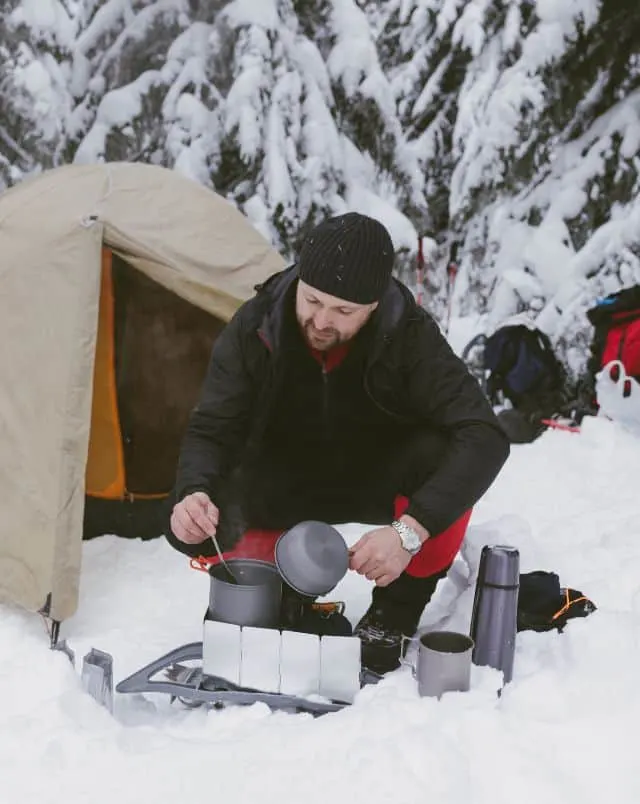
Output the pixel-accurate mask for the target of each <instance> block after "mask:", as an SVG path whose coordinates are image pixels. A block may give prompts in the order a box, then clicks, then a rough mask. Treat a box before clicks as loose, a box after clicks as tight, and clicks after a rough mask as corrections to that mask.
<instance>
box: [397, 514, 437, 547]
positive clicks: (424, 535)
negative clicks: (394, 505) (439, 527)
mask: <svg viewBox="0 0 640 804" xmlns="http://www.w3.org/2000/svg"><path fill="white" fill-rule="evenodd" d="M398 519H399V520H400V522H404V524H405V525H408V527H410V528H411V529H412V530H415V532H416V533H417V534H418V536H419V537H420V541H421V542H422V544H424V543H425V542H426V541H427V539H428V538H429V536H430V535H431V534H430V533H429V531H428V530H427V529H426V528H425V527H424V526H423V525H421V524H420V523H419V522H418V520H417V519H414V517H412V516H410V515H409V514H403V515H402V516H400V517H398Z"/></svg>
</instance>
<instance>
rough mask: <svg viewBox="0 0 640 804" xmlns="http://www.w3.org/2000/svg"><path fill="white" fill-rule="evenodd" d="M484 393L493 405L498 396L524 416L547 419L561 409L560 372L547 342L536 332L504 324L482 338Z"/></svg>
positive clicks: (523, 327)
mask: <svg viewBox="0 0 640 804" xmlns="http://www.w3.org/2000/svg"><path fill="white" fill-rule="evenodd" d="M484 369H485V371H488V372H489V373H488V376H487V394H488V396H489V398H490V399H491V401H492V402H493V403H494V404H495V403H496V402H497V401H498V395H499V394H500V393H501V394H502V395H503V396H504V397H506V398H507V399H508V400H509V401H510V402H511V404H512V405H513V407H514V408H516V409H518V410H521V411H522V412H523V413H525V414H536V415H539V416H541V417H543V416H551V415H553V414H554V413H556V412H557V411H558V409H559V407H560V406H561V404H562V402H563V399H564V394H563V389H564V380H565V377H564V370H563V368H562V366H561V364H560V362H559V361H558V359H557V358H556V356H555V354H554V352H553V348H552V346H551V341H550V340H549V338H548V336H547V335H546V334H545V333H544V332H541V331H540V330H539V329H531V328H530V327H528V326H526V325H524V324H515V325H510V324H508V325H505V326H502V327H500V328H499V329H498V330H496V332H494V333H493V335H491V336H490V337H488V338H487V339H486V342H485V345H484Z"/></svg>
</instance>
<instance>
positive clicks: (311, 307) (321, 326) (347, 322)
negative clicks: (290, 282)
mask: <svg viewBox="0 0 640 804" xmlns="http://www.w3.org/2000/svg"><path fill="white" fill-rule="evenodd" d="M377 306H378V302H373V304H354V303H353V302H348V301H344V300H343V299H338V298H336V297H335V296H329V294H328V293H322V292H321V291H319V290H316V289H315V288H312V287H311V285H307V284H305V283H304V282H302V281H298V288H297V292H296V318H297V319H298V323H299V324H300V329H301V330H302V333H303V335H304V337H305V339H306V341H307V343H308V344H309V346H311V348H312V349H318V350H319V351H323V352H324V351H327V350H328V349H332V348H333V347H334V346H337V345H338V344H340V343H345V342H346V341H349V340H351V338H353V337H354V335H356V334H357V333H358V332H359V331H360V330H361V329H362V327H363V326H364V325H365V324H366V323H367V321H368V319H369V316H370V315H371V313H373V311H374V310H375V309H376V307H377Z"/></svg>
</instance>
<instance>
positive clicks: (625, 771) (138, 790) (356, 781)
mask: <svg viewBox="0 0 640 804" xmlns="http://www.w3.org/2000/svg"><path fill="white" fill-rule="evenodd" d="M638 477H640V441H639V440H638V439H637V438H636V437H635V436H633V435H630V434H629V433H628V432H626V431H624V430H623V429H622V428H621V427H619V426H618V425H615V424H613V423H612V422H609V421H605V420H600V419H587V420H586V421H585V424H584V428H583V432H582V433H581V434H580V435H576V434H573V433H566V432H560V431H551V432H548V433H546V434H545V435H544V436H543V437H542V438H540V439H539V440H538V441H537V442H536V443H534V444H532V445H527V446H518V447H514V448H513V452H512V456H511V458H510V459H509V462H508V464H507V466H506V467H505V469H504V471H503V473H502V474H501V476H500V478H499V479H498V481H497V482H496V483H495V485H494V486H493V487H492V489H491V490H490V491H489V493H488V494H487V495H486V497H485V498H484V499H483V501H482V502H481V504H480V505H479V506H478V507H477V509H476V511H475V513H474V518H473V520H472V526H471V528H470V530H469V534H468V539H467V544H466V546H465V551H464V554H463V555H461V556H460V557H459V559H458V560H457V561H456V564H455V565H454V570H453V571H452V576H451V579H447V580H446V581H445V582H443V583H442V584H441V585H440V587H439V588H438V590H437V593H436V596H435V598H434V600H433V602H432V604H431V605H430V606H429V607H428V608H427V610H426V612H425V615H424V618H423V620H424V623H426V624H429V625H431V626H432V627H438V628H440V627H443V626H445V625H446V626H450V627H453V628H459V629H465V630H466V629H468V626H469V619H470V612H471V603H472V598H473V578H474V573H475V570H476V568H477V562H478V557H479V553H480V549H481V547H482V545H483V544H485V543H491V542H494V543H495V542H502V543H505V542H506V543H510V544H513V545H515V546H517V547H518V548H519V549H520V552H521V561H522V571H523V572H527V571H529V570H534V569H545V570H552V571H555V572H557V573H558V574H559V575H560V579H561V582H562V583H563V585H569V586H572V587H574V588H577V589H580V590H582V591H583V592H584V593H585V594H586V595H588V596H589V597H590V598H591V599H592V600H593V601H594V602H595V603H596V605H597V606H598V610H597V611H596V612H595V613H594V614H593V615H591V616H590V617H588V618H586V619H584V620H571V621H570V622H569V624H568V626H567V629H566V631H565V632H564V633H563V634H558V633H556V632H552V633H546V634H536V633H532V632H526V633H521V634H519V636H518V643H517V655H516V666H515V675H514V680H513V682H512V683H511V684H510V685H509V686H508V687H507V688H506V689H505V691H504V693H503V694H502V696H500V697H498V696H497V695H496V689H497V687H498V684H499V680H498V678H497V673H496V672H495V671H492V670H489V669H486V668H483V669H481V668H473V671H474V672H473V675H472V689H471V691H470V692H468V693H450V694H448V695H447V696H445V697H443V698H442V699H441V700H440V701H436V700H434V699H427V698H424V699H421V698H420V697H419V696H418V694H417V691H416V686H415V682H414V680H413V678H412V676H411V673H410V670H408V669H407V668H402V669H400V670H398V671H396V672H395V673H393V674H391V675H390V676H388V677H387V678H386V679H385V680H384V681H383V682H381V683H380V684H379V685H378V686H376V687H367V688H365V689H364V690H362V691H361V692H360V693H359V695H358V696H357V698H356V700H355V703H354V704H353V706H352V707H350V708H348V709H346V710H344V711H342V712H340V713H337V714H331V715H325V716H323V717H321V718H318V719H313V718H312V717H310V716H307V715H290V714H283V713H275V714H274V713H271V712H270V711H269V710H268V709H267V708H266V707H265V706H263V705H255V706H252V707H249V708H242V709H240V708H236V709H226V710H224V711H218V712H214V711H206V710H192V711H187V710H184V709H182V708H180V707H179V706H176V705H174V706H173V707H171V706H169V703H168V701H167V700H166V699H165V698H162V697H158V698H157V699H151V698H148V699H143V698H142V697H136V696H119V695H116V701H115V712H114V715H113V716H111V715H110V714H109V713H108V712H107V711H106V710H105V709H102V708H101V707H100V706H98V704H97V703H95V702H94V700H93V699H92V698H91V697H89V696H88V695H87V694H86V693H84V692H83V691H82V689H81V683H80V677H79V671H74V670H73V668H72V666H71V664H70V663H69V662H68V660H67V659H66V657H65V656H64V655H62V654H61V653H54V652H51V651H49V649H48V641H47V637H46V633H45V630H44V627H43V624H42V623H41V622H40V620H39V618H38V617H37V616H35V615H30V614H27V613H25V612H23V611H20V610H18V609H15V608H12V607H10V606H2V607H0V801H2V804H31V802H34V804H35V803H36V802H37V804H48V803H49V802H56V803H57V802H63V801H64V802H74V803H75V802H91V804H103V802H104V804H107V803H108V804H114V802H118V804H126V803H127V802H135V804H141V802H153V804H164V803H165V802H166V804H175V802H181V803H186V802H189V804H191V802H193V804H197V803H198V802H212V801H215V802H225V804H231V802H251V804H255V803H256V802H278V804H288V803H289V802H291V804H294V803H295V804H298V803H299V802H305V804H312V803H314V802H319V803H320V802H321V803H322V804H326V802H332V803H335V802H343V801H344V802H347V801H348V802H355V801H356V800H362V801H365V802H367V804H376V803H377V802H394V803H396V804H404V802H408V803H409V802H411V803H412V802H416V804H417V803H418V802H421V803H422V802H429V801H431V802H438V804H507V802H508V804H528V803H529V802H531V803H532V804H556V802H557V804H567V802H569V801H573V802H580V804H604V802H609V801H610V802H616V804H637V802H638V801H640V778H639V777H638V772H637V747H636V746H637V740H636V737H635V735H636V734H637V725H638V723H639V722H640V683H639V680H638V679H639V671H640V520H639V518H638V501H637V494H638ZM341 531H342V532H343V534H344V536H345V538H346V540H347V541H349V542H351V541H353V540H355V538H356V537H357V536H358V534H359V533H361V532H362V526H360V525H348V526H346V527H343V528H341ZM84 551H85V556H84V567H83V576H82V577H83V580H82V591H81V601H80V607H79V610H78V613H77V615H76V616H75V617H73V618H72V619H71V620H69V621H68V622H66V623H64V625H63V636H64V637H66V638H67V640H68V642H69V644H70V646H71V647H72V648H73V649H74V651H75V652H76V657H77V658H78V659H80V660H81V657H82V656H83V655H84V654H85V653H86V652H87V651H88V650H89V649H90V648H91V647H96V648H100V649H102V650H106V651H109V652H110V653H112V654H113V656H114V660H115V667H114V671H115V679H116V681H118V680H119V679H120V678H123V677H124V676H125V675H127V674H129V673H130V672H132V671H133V670H135V669H137V668H138V667H140V666H142V665H143V664H145V663H147V662H148V661H150V660H151V659H153V658H155V657H156V656H158V655H160V654H161V653H164V652H165V651H167V650H169V649H171V648H173V647H176V646H178V645H180V644H183V643H186V642H189V641H192V640H197V639H200V638H201V621H202V615H203V612H204V609H205V608H206V603H207V597H208V582H207V578H206V576H205V575H204V574H201V573H198V572H194V571H193V570H191V569H190V568H189V566H188V562H187V561H186V560H185V559H183V558H182V557H181V556H180V555H178V554H177V553H175V552H174V551H172V550H171V548H170V547H169V546H168V545H167V544H166V543H164V541H156V542H152V543H137V542H126V541H123V540H117V539H115V538H112V537H105V538H102V539H100V540H97V541H94V542H91V543H88V544H85V546H84ZM368 591H369V590H368V582H367V581H365V580H363V579H361V578H360V577H359V576H355V575H353V574H349V575H348V576H347V577H346V578H345V579H344V581H343V582H342V583H341V584H340V586H339V587H338V588H337V589H336V590H335V594H334V595H333V597H336V598H337V599H343V600H345V601H347V613H348V615H349V617H350V618H351V619H352V620H355V619H357V618H358V617H359V615H360V614H361V613H362V612H363V611H364V609H365V607H366V605H367V598H368ZM78 664H79V662H78Z"/></svg>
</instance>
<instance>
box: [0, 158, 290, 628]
mask: <svg viewBox="0 0 640 804" xmlns="http://www.w3.org/2000/svg"><path fill="white" fill-rule="evenodd" d="M283 267H284V263H283V261H282V258H281V257H280V256H279V255H278V253H277V252H276V251H275V250H274V249H273V248H272V247H271V246H270V245H269V243H268V242H267V241H266V240H265V239H264V238H263V237H262V236H261V235H260V234H259V233H258V231H257V230H256V229H255V228H254V227H253V226H252V225H251V224H250V222H249V221H248V220H247V218H245V217H244V216H243V215H242V214H241V213H240V212H239V211H238V210H237V209H236V208H235V207H234V206H233V205H232V204H231V203H229V202H227V201H226V200H224V199H223V198H221V197H220V196H218V195H217V194H216V193H214V192H212V191H211V190H208V189H207V188H205V187H203V186H201V185H199V184H197V183H196V182H195V181H191V180H190V179H187V178H185V177H182V176H180V175H179V174H178V173H177V172H175V171H173V170H169V169H167V168H162V167H156V166H152V165H143V164H132V163H110V164H96V165H69V166H64V167H61V168H56V169H54V170H50V171H46V172H44V173H42V174H40V175H38V176H35V177H31V178H28V179H26V180H24V181H23V182H22V183H20V184H19V185H17V186H15V187H13V188H11V189H9V190H7V191H5V192H4V193H3V194H2V195H0V600H3V601H11V602H13V603H16V604H18V605H19V606H21V607H23V608H26V609H28V610H31V611H37V612H40V613H42V614H44V615H46V616H47V617H49V618H50V619H51V620H52V621H53V623H54V624H56V625H57V624H59V622H60V621H61V620H64V619H66V618H68V617H70V616H71V615H72V614H73V613H74V611H75V610H76V608H77V603H78V587H79V577H80V563H81V553H82V540H83V537H84V536H85V535H86V530H87V527H88V523H87V518H86V516H85V509H87V508H88V506H89V505H94V506H96V507H97V508H96V510H97V511H98V520H99V519H100V517H101V516H102V515H103V514H104V515H106V512H108V511H109V510H110V506H111V508H113V507H114V506H119V505H122V504H123V503H127V504H129V506H130V508H131V509H135V508H136V506H144V504H145V503H148V502H149V501H153V500H161V499H163V498H166V496H167V494H168V493H169V491H170V490H171V488H172V485H173V483H174V481H175V465H176V459H177V455H178V449H179V443H180V440H181V437H182V433H183V431H184V426H185V424H186V421H187V417H188V415H189V412H190V410H191V408H192V407H193V405H194V404H195V402H196V399H197V395H198V392H199V388H200V384H201V381H202V378H203V375H204V371H205V369H206V365H207V362H208V359H209V354H210V350H211V346H212V344H213V341H214V339H215V337H216V335H217V333H219V331H220V330H221V328H222V327H223V326H224V324H225V323H226V322H227V321H228V320H229V319H230V318H231V316H232V315H233V313H234V312H235V311H236V309H237V308H238V307H239V305H240V304H241V303H242V302H243V301H245V300H246V299H248V298H250V297H251V296H252V295H253V293H254V289H255V285H256V284H258V283H259V282H261V281H264V280H265V279H266V278H267V277H268V276H270V275H271V274H273V273H274V272H276V271H278V270H281V269H282V268H283ZM99 524H100V522H98V525H99ZM93 526H94V527H96V526H97V525H96V522H93ZM103 532H105V531H103ZM106 532H109V531H106Z"/></svg>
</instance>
